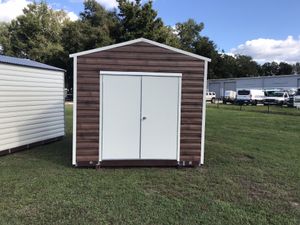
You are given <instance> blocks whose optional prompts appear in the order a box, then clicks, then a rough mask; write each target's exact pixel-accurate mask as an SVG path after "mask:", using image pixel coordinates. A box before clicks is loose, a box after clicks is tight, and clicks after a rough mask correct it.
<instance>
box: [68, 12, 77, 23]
mask: <svg viewBox="0 0 300 225" xmlns="http://www.w3.org/2000/svg"><path fill="white" fill-rule="evenodd" d="M67 15H68V17H69V18H70V20H71V21H75V20H78V16H77V15H76V14H75V13H74V12H67Z"/></svg>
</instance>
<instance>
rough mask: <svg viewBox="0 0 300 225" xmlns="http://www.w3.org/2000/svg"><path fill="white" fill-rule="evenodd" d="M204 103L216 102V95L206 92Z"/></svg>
mask: <svg viewBox="0 0 300 225" xmlns="http://www.w3.org/2000/svg"><path fill="white" fill-rule="evenodd" d="M206 101H207V102H211V103H215V102H216V93H215V92H206Z"/></svg>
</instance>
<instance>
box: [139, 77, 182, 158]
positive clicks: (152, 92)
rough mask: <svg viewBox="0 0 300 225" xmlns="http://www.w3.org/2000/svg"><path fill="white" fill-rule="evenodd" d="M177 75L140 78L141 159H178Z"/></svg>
mask: <svg viewBox="0 0 300 225" xmlns="http://www.w3.org/2000/svg"><path fill="white" fill-rule="evenodd" d="M179 79H180V78H179V77H143V78H142V125H141V159H174V160H176V159H177V149H178V146H177V144H178V139H177V138H178V109H179V108H178V107H179V101H178V99H179V84H180V83H179Z"/></svg>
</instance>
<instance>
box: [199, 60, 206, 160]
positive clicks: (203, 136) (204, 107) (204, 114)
mask: <svg viewBox="0 0 300 225" xmlns="http://www.w3.org/2000/svg"><path fill="white" fill-rule="evenodd" d="M207 71H208V62H207V61H205V64H204V83H203V100H202V101H203V102H202V131H201V153H200V165H203V164H204V148H205V120H206V88H207ZM200 165H199V166H200Z"/></svg>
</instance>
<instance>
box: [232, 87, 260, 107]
mask: <svg viewBox="0 0 300 225" xmlns="http://www.w3.org/2000/svg"><path fill="white" fill-rule="evenodd" d="M264 98H265V93H264V91H262V90H255V89H243V90H238V91H237V95H236V102H237V104H247V105H248V104H252V105H257V104H258V103H263V101H264Z"/></svg>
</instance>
